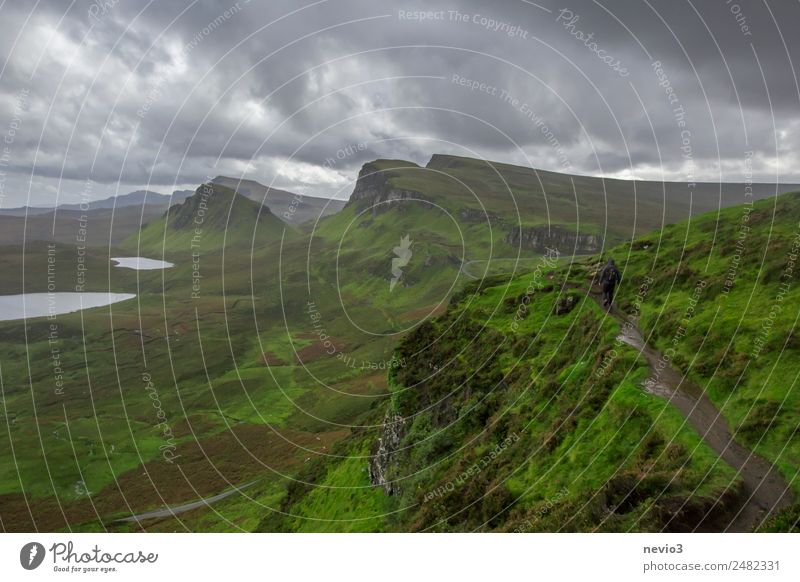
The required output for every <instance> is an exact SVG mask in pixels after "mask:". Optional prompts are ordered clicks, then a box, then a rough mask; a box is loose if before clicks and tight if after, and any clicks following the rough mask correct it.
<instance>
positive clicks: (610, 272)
mask: <svg viewBox="0 0 800 582" xmlns="http://www.w3.org/2000/svg"><path fill="white" fill-rule="evenodd" d="M621 280H622V274H621V273H620V272H619V269H617V265H615V264H614V259H608V263H606V266H605V267H603V270H602V271H600V286H601V287H602V288H603V306H604V307H605V308H606V309H611V303H612V302H613V301H614V289H615V288H616V286H617V283H619V282H620V281H621Z"/></svg>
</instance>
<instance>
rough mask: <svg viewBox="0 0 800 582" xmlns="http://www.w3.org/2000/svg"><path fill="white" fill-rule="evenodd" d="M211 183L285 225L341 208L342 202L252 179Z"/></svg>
mask: <svg viewBox="0 0 800 582" xmlns="http://www.w3.org/2000/svg"><path fill="white" fill-rule="evenodd" d="M211 181H212V182H213V183H214V184H220V185H222V186H227V187H228V188H230V189H231V190H235V191H236V192H238V193H239V194H241V195H242V196H246V197H247V198H249V199H250V200H253V201H255V202H258V203H259V204H263V205H264V206H266V207H267V208H269V209H270V210H271V211H272V213H273V214H274V215H275V216H277V217H278V218H280V219H281V220H283V221H284V222H286V223H289V224H300V223H302V222H306V221H309V220H316V219H317V218H321V217H323V216H328V215H331V214H335V213H337V212H339V211H340V210H341V209H342V208H343V207H344V205H345V201H344V200H333V199H329V198H317V197H314V196H303V195H301V194H294V193H292V192H287V191H286V190H279V189H278V188H270V187H268V186H264V185H263V184H260V183H259V182H256V181H254V180H239V179H238V178H229V177H227V176H217V177H216V178H214V179H213V180H211Z"/></svg>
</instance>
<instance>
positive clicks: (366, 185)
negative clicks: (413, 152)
mask: <svg viewBox="0 0 800 582" xmlns="http://www.w3.org/2000/svg"><path fill="white" fill-rule="evenodd" d="M379 162H380V163H381V164H382V165H387V161H386V160H378V161H377V162H372V163H369V164H364V166H363V167H362V168H361V171H360V172H359V173H358V180H357V181H356V186H355V188H354V189H353V193H352V194H351V195H350V200H349V201H348V203H347V205H348V206H350V205H354V206H355V207H356V208H358V209H359V210H365V209H369V212H370V213H371V214H372V216H377V215H378V214H381V213H383V212H386V211H387V210H389V208H390V207H392V206H393V204H392V203H394V202H402V201H406V200H428V198H427V197H426V196H424V195H423V194H421V193H420V192H416V191H414V190H404V189H402V188H396V187H395V186H394V185H392V182H391V176H392V169H386V168H383V167H382V165H381V164H379ZM388 164H389V165H391V163H390V162H388ZM403 164H404V165H407V162H403ZM403 167H404V166H403Z"/></svg>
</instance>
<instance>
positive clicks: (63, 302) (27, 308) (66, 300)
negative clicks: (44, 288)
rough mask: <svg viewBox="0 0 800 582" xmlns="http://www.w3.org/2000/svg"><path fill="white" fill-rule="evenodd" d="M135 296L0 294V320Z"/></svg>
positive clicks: (58, 312)
mask: <svg viewBox="0 0 800 582" xmlns="http://www.w3.org/2000/svg"><path fill="white" fill-rule="evenodd" d="M134 297H136V295H134V294H133V293H24V294H22V295H0V321H12V320H14V319H25V318H27V319H31V318H33V317H44V316H46V315H61V314H63V313H72V312H74V311H80V310H81V309H91V308H92V307H103V306H105V305H111V304H112V303H119V302H120V301H126V300H128V299H133V298H134Z"/></svg>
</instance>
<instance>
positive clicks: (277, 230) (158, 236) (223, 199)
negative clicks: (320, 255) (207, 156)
mask: <svg viewBox="0 0 800 582" xmlns="http://www.w3.org/2000/svg"><path fill="white" fill-rule="evenodd" d="M284 230H287V231H288V232H289V233H290V235H291V234H292V233H293V232H294V231H293V229H292V228H291V227H288V226H286V225H285V224H284V223H283V222H281V221H280V220H279V219H278V218H277V217H276V216H275V215H274V214H272V213H271V212H270V211H269V209H268V208H266V207H263V206H261V205H260V204H258V203H256V202H253V201H252V200H250V199H249V198H245V197H244V196H241V195H238V194H236V192H234V191H233V190H231V189H230V188H227V187H225V186H222V185H219V184H204V185H202V186H200V187H199V188H198V189H197V190H196V191H195V193H194V195H193V196H190V197H188V198H187V199H186V200H185V201H184V202H182V203H180V204H176V205H174V206H172V207H170V208H169V210H167V212H165V213H164V215H163V216H162V217H161V218H160V219H159V220H155V221H153V222H151V223H149V224H147V225H145V226H144V227H143V228H142V229H141V231H139V232H138V233H136V234H134V235H131V236H130V237H129V238H128V239H127V240H126V241H124V242H123V243H122V247H123V248H125V249H128V250H136V252H138V253H149V254H150V255H153V254H155V255H158V256H162V255H163V256H167V257H168V256H173V255H174V254H175V253H185V252H187V251H198V252H201V251H205V252H217V251H221V250H223V248H224V249H237V250H247V249H249V248H251V247H253V246H255V247H256V248H258V247H259V246H260V245H264V244H271V243H274V242H275V241H277V240H280V237H281V233H282V232H283V231H284Z"/></svg>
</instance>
